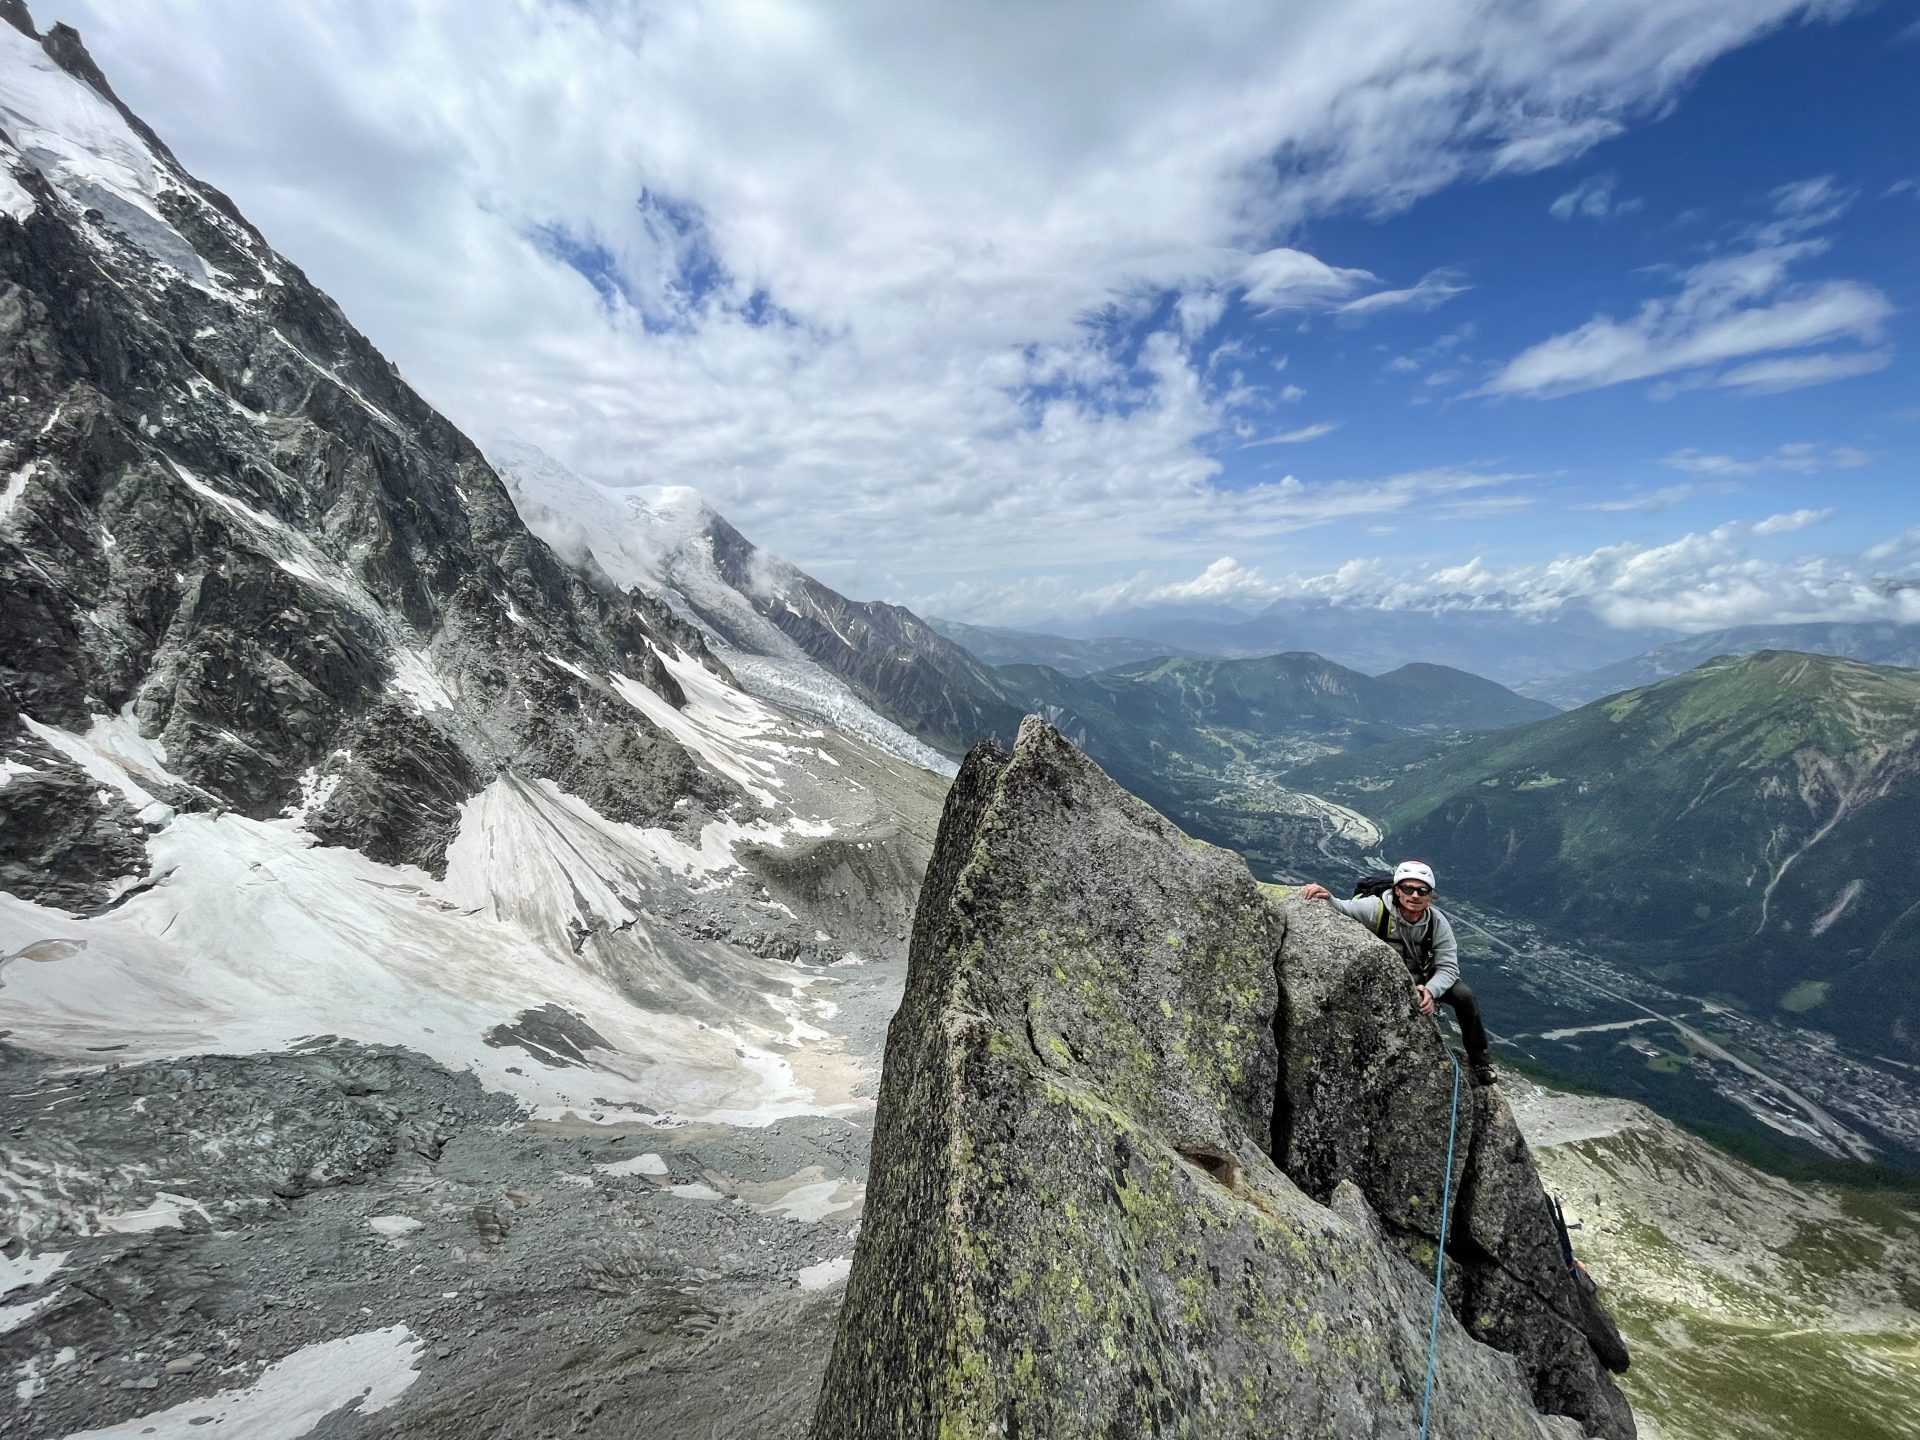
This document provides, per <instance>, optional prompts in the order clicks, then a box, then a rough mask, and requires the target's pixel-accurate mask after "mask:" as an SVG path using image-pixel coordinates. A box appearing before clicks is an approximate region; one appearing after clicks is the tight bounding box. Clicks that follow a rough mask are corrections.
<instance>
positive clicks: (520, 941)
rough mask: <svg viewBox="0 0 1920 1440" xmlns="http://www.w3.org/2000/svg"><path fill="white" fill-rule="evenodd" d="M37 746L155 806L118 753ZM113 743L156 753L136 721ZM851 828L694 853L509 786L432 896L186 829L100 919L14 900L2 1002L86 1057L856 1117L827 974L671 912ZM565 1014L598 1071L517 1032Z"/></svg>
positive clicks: (548, 1106) (569, 1109)
mask: <svg viewBox="0 0 1920 1440" xmlns="http://www.w3.org/2000/svg"><path fill="white" fill-rule="evenodd" d="M36 731H37V733H41V734H43V735H46V736H48V737H49V738H53V739H56V740H57V742H58V744H59V747H60V748H61V749H62V750H63V751H65V752H66V753H67V754H69V755H72V756H75V757H76V758H78V757H82V756H84V763H85V766H86V768H87V770H88V771H89V773H90V774H92V775H94V776H95V778H97V779H99V780H100V781H101V782H102V784H103V786H111V787H113V788H117V789H119V790H120V791H121V792H122V793H124V794H126V795H127V796H128V798H129V800H130V801H133V802H136V803H142V802H143V797H144V803H145V804H146V805H148V806H151V805H152V804H153V803H154V802H153V800H152V796H151V794H150V792H148V791H146V789H145V788H144V787H143V786H142V785H141V784H140V783H139V781H138V780H136V779H135V778H134V776H133V775H132V774H129V773H128V770H127V768H125V767H123V766H122V764H121V763H120V761H119V760H117V759H116V758H114V756H113V755H111V754H109V753H108V752H107V750H106V749H105V748H103V747H102V746H99V745H95V744H93V743H90V742H89V740H88V739H85V738H82V737H79V736H74V735H70V734H65V733H63V732H58V731H55V730H54V729H53V728H52V727H36ZM96 733H98V731H97V732H96ZM102 738H103V739H112V740H117V741H118V742H119V743H118V746H117V748H118V749H119V750H120V751H121V752H122V753H126V752H127V751H131V750H135V749H136V747H135V746H134V745H133V744H131V743H130V742H129V741H128V739H127V737H126V736H125V735H123V734H122V733H121V731H120V730H119V728H118V722H108V728H107V730H106V733H105V734H104V735H102ZM134 739H136V740H137V736H136V737H134ZM143 743H144V742H143ZM128 758H129V759H131V758H133V757H132V756H129V757H128ZM145 758H148V759H149V760H150V761H151V763H153V764H155V765H157V764H158V763H159V762H158V760H157V759H153V758H152V752H151V749H150V748H149V751H148V753H147V756H146V757H145ZM161 808H162V809H164V807H161ZM155 818H156V819H157V818H159V816H158V815H157V814H156V815H155ZM830 828H831V827H830V826H826V825H825V824H824V823H823V822H819V821H813V820H808V819H803V818H800V817H795V816H788V817H785V818H783V819H773V818H769V819H766V820H762V821H758V822H755V823H753V824H751V825H746V824H740V823H738V822H735V821H732V820H719V821H714V822H710V823H709V824H708V825H707V826H706V827H705V828H704V829H703V831H702V832H701V834H700V836H699V840H698V843H697V844H694V843H689V842H688V841H685V840H682V839H680V838H678V837H676V836H674V835H673V834H671V833H669V832H667V831H665V830H644V829H639V828H637V827H634V826H628V825H621V824H618V823H616V822H613V821H609V820H606V819H604V818H603V817H601V816H599V815H598V814H596V813H595V812H594V811H593V810H592V809H591V808H590V807H589V806H587V805H586V804H585V803H584V802H582V801H580V800H578V799H576V798H574V797H571V796H568V795H566V794H564V793H563V792H561V791H559V790H558V789H557V788H556V787H554V786H553V785H552V784H551V783H549V782H537V783H536V782H527V781H524V780H520V779H517V778H513V777H507V778H503V779H500V780H496V781H494V782H493V783H492V784H491V785H489V786H488V787H487V788H486V789H485V790H484V791H482V792H481V793H480V794H479V795H477V796H475V797H473V798H472V799H470V800H469V801H468V802H467V803H466V805H465V806H464V807H463V810H462V821H461V827H460V831H459V834H458V836H457V838H456V840H455V842H454V844H453V846H452V848H451V850H450V852H449V856H448V870H447V876H446V878H445V879H444V880H435V879H434V878H433V877H432V876H430V875H428V874H426V873H425V872H424V871H420V870H415V869H409V868H398V867H393V866H388V865H382V864H379V863H377V862H375V861H372V860H369V859H368V858H367V857H366V856H364V855H362V854H360V853H359V852H358V851H354V850H348V849H343V848H336V847H327V846H320V845H318V844H316V843H315V842H314V840H313V838H312V837H311V836H309V835H307V834H306V833H305V832H304V831H302V830H301V829H300V828H299V826H298V824H297V823H295V822H293V821H290V820H278V821H270V822H262V821H256V820H249V819H246V818H244V817H241V816H237V815H233V814H225V815H221V816H219V817H218V818H215V817H214V816H212V815H206V814H190V815H183V816H179V817H178V818H174V819H171V821H170V822H169V823H166V824H165V825H164V828H162V829H160V830H159V831H158V833H156V834H155V835H154V836H153V837H152V839H151V840H150V842H149V848H150V852H151V859H152V864H153V873H154V876H155V877H156V878H157V883H155V884H154V885H153V886H152V888H150V889H148V890H146V891H144V892H143V893H140V894H137V895H134V896H132V897H131V898H129V899H127V900H126V901H124V902H123V903H122V904H120V905H119V906H118V907H117V908H115V909H113V910H111V911H109V912H108V913H106V914H104V915H100V916H98V917H95V918H92V919H83V918H77V917H74V916H71V915H68V914H65V913H64V912H61V911H58V910H54V909H50V908H47V907H44V906H40V905H35V904H32V903H30V902H28V901H25V900H21V899H19V898H17V897H15V896H12V895H8V894H0V988H3V989H4V992H5V997H6V1009H7V1015H8V1025H9V1028H11V1029H12V1031H13V1032H14V1033H13V1036H12V1038H13V1040H14V1041H15V1043H18V1044H22V1045H26V1046H28V1047H30V1048H33V1049H36V1050H40V1051H43V1052H46V1053H49V1054H52V1055H56V1056H59V1057H62V1058H64V1059H69V1060H73V1061H80V1062H84V1063H86V1064H89V1065H94V1064H98V1063H100V1055H101V1052H102V1049H103V1047H109V1046H112V1047H117V1048H115V1049H114V1050H113V1056H114V1059H115V1060H116V1061H137V1060H148V1059H159V1058H163V1057H167V1056H174V1055H191V1054H208V1053H232V1054H247V1053H251V1052H255V1051H268V1050H288V1049H292V1048H294V1047H297V1046H300V1045H302V1044H303V1043H306V1042H308V1041H311V1040H313V1039H315V1038H316V1037H320V1036H327V1035H334V1036H340V1037H343V1038H347V1039H353V1040H359V1041H363V1042H365V1043H369V1044H381V1045H399V1046H405V1047H408V1048H410V1049H413V1050H417V1051H420V1052H422V1053H424V1054H426V1055H428V1056H430V1057H432V1058H433V1059H435V1060H438V1061H440V1062H441V1063H442V1064H445V1065H447V1066H448V1067H450V1068H452V1069H455V1070H465V1071H470V1072H472V1073H474V1074H475V1075H477V1076H478V1077H479V1078H480V1080H481V1081H482V1083H483V1084H485V1085H486V1086H487V1087H488V1088H489V1089H494V1090H499V1091H503V1092H506V1093H508V1094H511V1095H514V1096H516V1097H517V1098H519V1099H520V1100H521V1101H523V1102H524V1103H525V1104H527V1105H528V1106H529V1107H531V1108H532V1110H533V1112H534V1113H535V1114H536V1115H537V1116H542V1117H556V1118H557V1117H567V1116H574V1117H582V1118H585V1117H592V1118H595V1119H605V1120H609V1121H612V1120H628V1121H631V1120H635V1119H639V1120H646V1121H653V1122H656V1123H672V1122H678V1121H685V1120H702V1121H714V1122H722V1123H728V1124H735V1125H761V1124H765V1123H768V1122H769V1121H771V1120H774V1119H777V1118H780V1117H783V1116H789V1115H801V1114H817V1113H834V1112H838V1111H843V1110H846V1109H849V1108H857V1107H858V1106H859V1105H860V1104H861V1103H863V1102H858V1101H855V1100H854V1099H853V1098H852V1096H851V1094H850V1091H851V1086H852V1081H853V1070H852V1067H851V1065H850V1063H849V1062H845V1061H843V1060H838V1059H835V1058H832V1057H815V1056H812V1055H811V1054H806V1053H803V1051H806V1050H807V1049H808V1048H809V1047H808V1045H807V1042H809V1041H811V1040H814V1039H817V1038H819V1037H820V1036H821V1035H822V1034H823V1033H824V1032H822V1031H821V1030H820V1029H819V1027H818V1026H817V1025H816V1024H815V1023H814V1022H815V1021H816V1020H819V1019H822V1018H824V1016H823V1014H822V1013H821V1007H819V1006H817V1005H815V1004H814V1003H813V1002H811V1001H810V1000H809V998H808V995H807V990H808V987H809V985H810V984H811V983H812V979H813V975H814V974H815V973H817V972H810V971H808V970H807V969H805V968H804V967H798V966H794V965H789V964H785V963H782V962H779V961H775V960H767V959H762V958H760V957H758V956H755V955H752V954H749V953H747V952H746V951H744V950H741V949H740V948H738V947H737V946H734V945H732V944H730V943H728V942H726V941H724V940H719V939H701V940H698V941H697V942H696V941H691V940H689V939H687V938H686V937H685V936H683V935H681V934H680V933H679V932H677V931H676V930H674V929H673V928H672V927H671V926H669V925H665V924H660V923H657V922H656V919H655V917H654V914H653V907H655V906H666V905H671V904H673V903H675V902H677V901H682V900H684V897H685V896H686V894H687V893H688V889H689V885H688V882H689V881H700V880H703V879H704V880H705V881H706V882H707V883H717V882H718V881H719V880H720V879H721V878H723V877H724V876H726V875H727V874H728V873H730V872H732V871H733V870H735V869H736V862H735V860H734V858H733V851H734V846H736V845H738V844H740V843H742V842H745V841H753V842H756V843H758V844H760V845H763V846H768V845H771V846H779V845H782V844H784V843H787V841H788V840H789V839H790V838H792V837H798V836H813V835H819V834H821V833H824V831H825V830H828V829H830ZM589 931H592V932H594V934H595V935H596V936H597V937H599V938H597V939H595V940H593V941H591V942H589V941H587V940H585V939H584V938H583V936H584V935H585V934H586V932H589ZM639 997H644V999H643V998H639ZM548 1007H555V1008H556V1009H557V1011H558V1012H564V1013H565V1014H566V1015H570V1016H572V1017H575V1018H576V1019H577V1020H578V1021H579V1022H580V1024H581V1025H583V1026H585V1027H586V1033H588V1034H590V1035H591V1036H593V1037H595V1038H596V1039H597V1040H599V1041H603V1042H604V1044H603V1045H594V1046H591V1047H590V1048H588V1049H587V1050H586V1051H585V1055H584V1057H583V1058H584V1059H585V1061H586V1063H584V1064H582V1063H577V1062H576V1061H575V1060H574V1059H573V1057H570V1056H567V1055H564V1054H555V1053H553V1052H552V1051H551V1050H549V1049H546V1048H543V1047H542V1046H541V1045H540V1044H539V1043H538V1042H537V1041H524V1042H523V1040H522V1038H521V1035H522V1034H523V1033H524V1032H522V1031H520V1030H519V1026H518V1022H519V1021H520V1020H521V1019H522V1017H523V1016H525V1015H526V1014H527V1012H530V1011H532V1012H545V1011H547V1008H548ZM503 1028H504V1030H509V1031H515V1032H516V1033H512V1034H507V1033H503ZM803 1072H807V1073H803Z"/></svg>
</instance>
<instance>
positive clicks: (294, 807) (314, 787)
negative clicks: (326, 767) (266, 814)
mask: <svg viewBox="0 0 1920 1440" xmlns="http://www.w3.org/2000/svg"><path fill="white" fill-rule="evenodd" d="M341 778H342V777H341V775H340V772H339V771H337V770H336V771H335V772H333V773H332V774H330V775H322V774H321V773H320V767H319V766H318V765H309V766H308V767H307V768H306V769H305V770H303V771H302V772H301V773H300V798H299V799H298V800H296V801H294V802H293V803H292V804H291V805H289V806H287V807H286V808H285V809H284V810H282V811H281V812H280V813H281V815H283V816H285V817H286V818H287V819H289V820H291V821H293V822H294V823H296V824H305V823H306V819H307V816H309V815H311V814H312V813H313V812H314V811H315V810H318V809H320V808H321V807H322V806H323V805H325V804H326V803H327V801H329V800H331V799H332V798H333V792H334V791H336V790H338V789H339V788H340V780H341Z"/></svg>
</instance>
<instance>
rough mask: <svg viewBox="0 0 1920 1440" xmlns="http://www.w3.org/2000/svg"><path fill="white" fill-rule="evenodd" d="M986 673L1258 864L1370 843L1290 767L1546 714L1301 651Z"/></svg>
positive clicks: (1432, 668) (1518, 700)
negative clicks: (1300, 785)
mask: <svg viewBox="0 0 1920 1440" xmlns="http://www.w3.org/2000/svg"><path fill="white" fill-rule="evenodd" d="M994 675H995V678H996V679H997V680H998V681H999V683H1000V685H1001V687H1002V688H1003V689H1004V690H1005V691H1006V692H1007V693H1008V694H1009V695H1011V696H1013V697H1015V698H1017V699H1018V701H1019V702H1020V704H1021V705H1022V706H1023V707H1024V708H1027V709H1031V710H1035V711H1038V712H1039V713H1041V714H1043V715H1045V716H1046V717H1047V719H1048V720H1050V721H1051V722H1052V723H1053V724H1055V725H1057V726H1058V727H1059V728H1060V729H1061V730H1062V731H1063V733H1065V734H1067V735H1068V736H1069V737H1070V738H1072V740H1073V741H1074V743H1075V744H1077V745H1079V746H1081V747H1082V748H1083V749H1084V750H1086V752H1087V753H1088V754H1089V755H1091V756H1093V757H1094V759H1096V760H1098V761H1099V762H1100V763H1101V764H1102V765H1103V766H1105V767H1106V769H1107V770H1108V771H1109V773H1111V774H1112V775H1113V776H1114V778H1116V779H1118V780H1119V781H1120V782H1121V783H1122V784H1124V785H1125V786H1126V787H1127V788H1128V789H1130V790H1132V791H1133V792H1134V793H1135V794H1137V795H1140V796H1142V797H1143V798H1145V799H1147V800H1149V801H1151V802H1152V803H1153V804H1155V805H1157V806H1159V807H1160V808H1162V809H1164V810H1166V811H1167V812H1168V813H1169V814H1170V815H1172V816H1174V818H1176V819H1177V820H1179V821H1180V823H1181V824H1182V825H1185V826H1186V827H1187V828H1189V829H1190V830H1193V831H1194V832H1195V833H1196V834H1199V835H1202V836H1204V837H1205V838H1207V839H1210V840H1214V841H1217V842H1218V843H1220V844H1224V845H1230V846H1232V847H1233V848H1235V849H1238V850H1240V851H1241V852H1242V853H1244V854H1246V855H1248V856H1249V857H1251V858H1252V859H1253V860H1254V861H1255V863H1256V865H1259V866H1262V867H1264V868H1266V869H1268V870H1272V869H1276V868H1279V869H1284V868H1287V867H1288V866H1289V865H1290V864H1291V863H1292V862H1293V861H1294V860H1295V859H1296V858H1297V857H1298V856H1299V855H1301V854H1302V853H1303V852H1312V853H1317V854H1330V853H1335V852H1334V851H1330V850H1329V849H1328V847H1329V845H1333V846H1335V847H1337V853H1338V854H1339V856H1340V858H1342V859H1343V860H1344V859H1350V858H1352V856H1353V855H1355V854H1357V853H1360V852H1361V851H1363V850H1365V849H1366V848H1368V847H1369V846H1370V845H1371V844H1373V843H1376V842H1377V841H1378V838H1379V836H1378V833H1377V832H1376V831H1375V830H1373V828H1372V827H1371V826H1369V825H1368V824H1367V822H1365V821H1364V820H1359V819H1358V818H1357V817H1353V816H1350V815H1347V814H1344V813H1341V812H1339V811H1337V810H1331V809H1329V807H1328V806H1327V805H1326V804H1325V802H1324V801H1323V800H1321V799H1319V798H1316V797H1313V796H1301V795H1298V794H1295V793H1293V792H1292V791H1291V790H1290V789H1289V788H1288V787H1287V786H1286V785H1285V784H1284V783H1283V778H1282V777H1284V776H1285V775H1286V773H1287V772H1288V771H1290V770H1292V769H1294V768H1295V767H1297V766H1299V765H1301V764H1303V763H1306V762H1308V761H1310V760H1313V759H1315V758H1318V757H1322V756H1327V755H1333V754H1340V753H1344V752H1347V751H1352V750H1364V749H1367V748H1369V747H1373V746H1380V745H1385V744H1388V743H1390V742H1393V741H1396V740H1404V739H1406V738H1408V737H1410V736H1415V735H1430V736H1439V735H1446V736H1456V735H1457V734H1459V733H1460V732H1472V731H1479V730H1485V729H1491V728H1495V727H1499V726H1503V725H1514V724H1520V723H1523V722H1526V721H1531V720H1537V719H1539V718H1541V717H1543V716H1546V715H1550V714H1552V713H1553V711H1552V707H1551V706H1548V705H1546V704H1544V703H1542V702H1540V701H1537V700H1528V699H1525V698H1524V697H1522V696H1518V695H1515V694H1513V693H1512V692H1511V691H1509V690H1506V689H1504V688H1503V687H1501V686H1499V685H1496V684H1494V683H1493V682H1492V681H1491V680H1486V679H1482V678H1481V677H1480V676H1478V675H1469V674H1466V673H1465V672H1464V671H1459V670H1452V669H1448V668H1447V667H1445V666H1440V665H1409V666H1405V667H1403V668H1402V669H1400V670H1398V671H1395V672H1393V673H1391V674H1388V675H1381V676H1371V675H1363V674H1361V673H1360V672H1358V671H1356V670H1349V669H1348V668H1347V667H1345V666H1344V665H1338V664H1335V663H1334V662H1333V661H1331V660H1328V659H1326V658H1325V657H1323V656H1320V655H1314V654H1308V653H1304V652H1298V653H1291V654H1284V655H1268V656H1261V657H1258V658H1255V659H1249V660H1217V659H1201V658H1185V659H1162V660H1146V661H1138V662H1135V663H1134V664H1131V665H1122V666H1118V667H1116V668H1114V669H1112V670H1105V671H1101V672H1100V673H1098V674H1095V675H1087V676H1071V675H1066V674H1063V673H1061V672H1060V671H1058V670H1052V669H1049V668H1047V667H1045V666H1040V665H1012V666H1002V667H1000V668H999V669H997V670H996V671H995V672H994Z"/></svg>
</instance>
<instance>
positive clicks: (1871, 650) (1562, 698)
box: [1513, 622, 1920, 710]
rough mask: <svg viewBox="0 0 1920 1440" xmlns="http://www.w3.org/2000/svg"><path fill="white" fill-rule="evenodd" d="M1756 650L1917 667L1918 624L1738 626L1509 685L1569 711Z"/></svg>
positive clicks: (1919, 660)
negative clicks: (1574, 671)
mask: <svg viewBox="0 0 1920 1440" xmlns="http://www.w3.org/2000/svg"><path fill="white" fill-rule="evenodd" d="M1756 650H1800V651H1804V652H1806V653H1807V654H1810V655H1844V656H1846V657H1848V658H1849V659H1853V660H1866V661H1870V662H1871V663H1873V664H1875V665H1899V666H1903V667H1905V668H1907V669H1913V668H1915V667H1916V666H1920V625H1895V624H1891V623H1886V622H1859V623H1853V624H1817V625H1742V626H1739V627H1737V628H1735V629H1731V630H1711V631H1708V632H1707V633H1706V634H1704V635H1689V636H1688V637H1687V638H1686V639H1684V640H1672V641H1669V642H1668V643H1667V644H1665V645H1661V646H1659V647H1658V648H1656V649H1653V650H1649V651H1648V652H1647V653H1646V654H1644V655H1636V656H1634V657H1633V658H1632V659H1630V660H1621V661H1618V662H1616V663H1615V664H1612V665H1603V666H1601V667H1600V668H1599V669H1598V670H1588V671H1584V672H1582V673H1581V674H1578V675H1562V676H1560V677H1559V678H1557V679H1546V680H1528V681H1525V682H1523V683H1522V684H1519V685H1516V686H1514V687H1513V688H1514V689H1515V690H1517V691H1519V692H1520V693H1521V694H1522V695H1531V696H1533V697H1534V698H1535V699H1537V700H1545V701H1547V702H1549V703H1550V704H1553V705H1557V706H1559V707H1560V708H1561V709H1562V710H1571V709H1574V708H1575V707H1576V706H1580V705H1584V704H1586V703H1587V702H1588V701H1589V700H1598V699H1599V698H1600V697H1601V696H1603V695H1617V694H1619V693H1620V692H1621V691H1622V690H1634V689H1638V688H1639V687H1640V686H1642V685H1652V684H1653V683H1655V682H1656V681H1659V680H1665V679H1667V678H1668V677H1669V676H1673V675H1679V674H1682V673H1683V672H1685V671H1688V670H1691V669H1693V668H1694V667H1695V666H1696V665H1700V664H1703V663H1704V662H1706V661H1708V660H1711V659H1713V658H1714V656H1716V655H1751V654H1752V653H1753V652H1754V651H1756Z"/></svg>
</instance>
